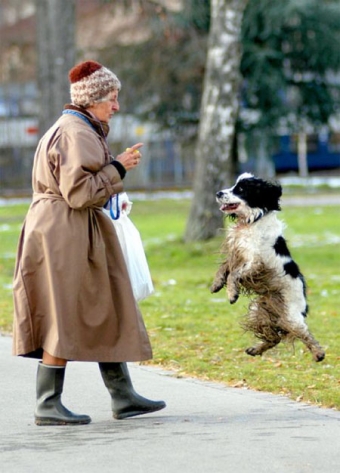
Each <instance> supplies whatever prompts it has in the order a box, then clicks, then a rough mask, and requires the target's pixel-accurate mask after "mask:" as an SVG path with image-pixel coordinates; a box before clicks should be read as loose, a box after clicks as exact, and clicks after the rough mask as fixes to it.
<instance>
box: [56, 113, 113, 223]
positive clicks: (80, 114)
mask: <svg viewBox="0 0 340 473" xmlns="http://www.w3.org/2000/svg"><path fill="white" fill-rule="evenodd" d="M62 113H63V115H75V116H76V117H78V118H81V119H82V120H83V121H84V122H85V123H87V124H88V125H90V127H91V128H93V129H94V130H95V128H94V126H93V125H92V123H91V122H90V120H89V119H88V118H86V117H85V115H83V114H82V113H79V112H77V111H76V110H63V112H62ZM118 196H119V194H116V214H114V211H113V208H112V196H110V199H109V200H108V201H107V202H106V204H105V206H104V207H106V206H107V204H108V203H109V202H110V215H111V218H112V220H118V219H119V217H120V209H119V199H118Z"/></svg>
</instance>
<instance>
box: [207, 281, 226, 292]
mask: <svg viewBox="0 0 340 473" xmlns="http://www.w3.org/2000/svg"><path fill="white" fill-rule="evenodd" d="M223 286H224V282H220V281H214V282H213V284H212V285H211V287H210V292H211V293H212V294H213V293H215V292H219V291H220V290H221V289H222V287H223Z"/></svg>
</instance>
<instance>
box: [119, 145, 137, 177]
mask: <svg viewBox="0 0 340 473" xmlns="http://www.w3.org/2000/svg"><path fill="white" fill-rule="evenodd" d="M142 146H143V143H137V144H135V145H133V146H131V148H126V150H125V151H124V153H121V154H119V155H118V156H117V157H116V159H117V161H119V162H120V163H121V164H122V165H123V166H124V167H125V169H126V170H127V171H130V169H134V168H135V167H137V166H138V164H139V163H140V160H141V157H142V153H141V152H140V151H139V148H141V147H142Z"/></svg>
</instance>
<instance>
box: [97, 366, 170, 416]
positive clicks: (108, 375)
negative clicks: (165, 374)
mask: <svg viewBox="0 0 340 473" xmlns="http://www.w3.org/2000/svg"><path fill="white" fill-rule="evenodd" d="M99 369H100V372H101V375H102V377H103V380H104V384H105V386H106V387H107V389H108V390H109V393H110V394H111V405H112V413H113V417H114V418H115V419H126V418H127V417H134V416H139V415H142V414H150V413H151V412H156V411H160V410H161V409H164V407H166V404H165V402H164V401H150V400H149V399H146V398H145V397H142V396H140V395H139V394H137V393H136V391H135V390H134V389H133V386H132V382H131V379H130V375H129V370H128V367H127V364H126V363H99Z"/></svg>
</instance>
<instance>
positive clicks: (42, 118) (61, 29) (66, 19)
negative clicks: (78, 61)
mask: <svg viewBox="0 0 340 473" xmlns="http://www.w3.org/2000/svg"><path fill="white" fill-rule="evenodd" d="M36 8H37V49H38V85H39V92H40V97H39V99H40V100H39V101H40V109H39V134H40V136H41V135H43V134H44V132H45V131H46V130H47V129H48V128H49V127H50V126H51V125H52V124H53V123H54V122H55V120H56V119H57V118H58V117H59V116H60V113H61V111H62V109H63V106H64V104H65V103H67V102H69V101H70V92H69V91H70V85H69V81H68V71H69V70H70V69H71V67H73V66H74V62H75V0H37V2H36Z"/></svg>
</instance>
